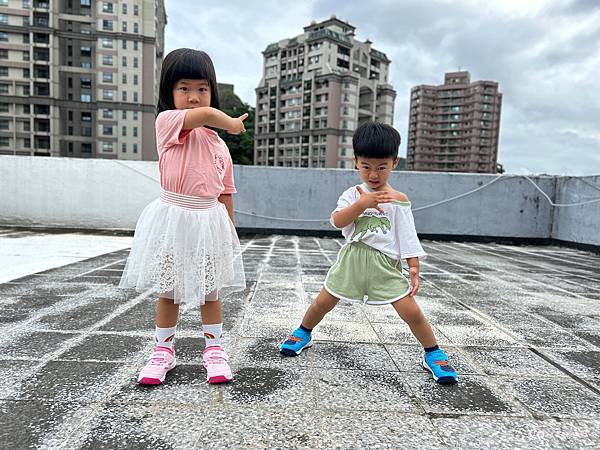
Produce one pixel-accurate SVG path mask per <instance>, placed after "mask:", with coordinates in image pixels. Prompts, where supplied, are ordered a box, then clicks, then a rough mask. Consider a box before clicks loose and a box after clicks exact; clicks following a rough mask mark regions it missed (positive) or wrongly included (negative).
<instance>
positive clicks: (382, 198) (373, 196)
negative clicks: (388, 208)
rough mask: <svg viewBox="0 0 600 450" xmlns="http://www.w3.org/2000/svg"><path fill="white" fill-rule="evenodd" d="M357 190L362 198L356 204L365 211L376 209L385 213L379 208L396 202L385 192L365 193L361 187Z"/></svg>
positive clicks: (357, 187)
mask: <svg viewBox="0 0 600 450" xmlns="http://www.w3.org/2000/svg"><path fill="white" fill-rule="evenodd" d="M356 190H357V191H358V193H359V194H360V198H359V199H358V201H357V202H356V203H358V204H360V206H361V207H362V208H364V209H369V208H375V209H376V210H378V211H379V212H381V213H383V212H384V211H383V209H381V208H380V207H379V204H380V203H390V202H393V201H394V197H393V196H392V194H391V193H389V192H385V191H376V192H365V191H363V190H362V188H361V187H360V186H356Z"/></svg>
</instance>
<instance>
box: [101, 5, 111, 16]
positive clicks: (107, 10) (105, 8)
mask: <svg viewBox="0 0 600 450" xmlns="http://www.w3.org/2000/svg"><path fill="white" fill-rule="evenodd" d="M102 12H105V13H111V14H112V13H113V4H112V3H106V2H105V3H102Z"/></svg>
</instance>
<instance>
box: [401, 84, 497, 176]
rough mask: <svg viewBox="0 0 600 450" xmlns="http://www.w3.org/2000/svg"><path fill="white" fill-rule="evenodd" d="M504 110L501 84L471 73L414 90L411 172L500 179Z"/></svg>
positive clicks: (409, 143)
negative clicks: (489, 175)
mask: <svg viewBox="0 0 600 450" xmlns="http://www.w3.org/2000/svg"><path fill="white" fill-rule="evenodd" d="M501 107H502V94H501V93H500V92H499V91H498V83H497V82H495V81H473V82H471V78H470V75H469V72H450V73H446V74H445V77H444V84H442V85H440V86H427V85H420V86H416V87H414V88H412V90H411V97H410V117H409V125H408V141H407V156H406V169H407V170H421V171H440V172H478V173H496V172H497V171H498V164H497V160H498V138H499V132H500V111H501Z"/></svg>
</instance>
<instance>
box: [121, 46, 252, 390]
mask: <svg viewBox="0 0 600 450" xmlns="http://www.w3.org/2000/svg"><path fill="white" fill-rule="evenodd" d="M158 113H159V114H158V116H157V118H156V146H157V150H158V156H159V170H160V184H161V187H162V193H161V195H160V198H159V199H157V200H154V201H153V202H152V203H150V204H149V205H148V206H146V208H145V209H144V211H143V212H142V214H141V216H140V218H139V220H138V222H137V225H136V228H135V236H134V239H133V245H132V248H131V253H130V254H129V258H128V260H127V264H126V266H125V270H124V272H123V277H122V279H121V284H120V285H121V286H122V287H130V288H135V289H136V290H138V291H145V290H148V289H153V290H155V291H156V292H158V293H159V298H158V303H157V307H156V334H155V339H156V347H155V349H154V352H153V353H152V356H151V357H150V360H149V361H148V364H147V365H146V366H145V367H144V368H143V369H142V371H141V372H140V374H139V377H138V382H139V383H141V384H161V383H162V382H163V381H164V379H165V376H166V374H167V372H168V371H169V370H171V369H173V368H174V367H175V348H174V345H173V344H174V337H175V329H176V326H177V319H178V317H179V307H180V305H185V306H186V307H188V306H198V305H199V306H200V313H201V316H202V328H203V332H204V339H205V341H206V349H205V350H204V354H203V358H202V359H203V364H204V367H205V368H206V371H207V379H208V382H209V383H225V382H228V381H231V380H232V378H233V377H232V373H231V369H230V368H229V365H228V363H227V360H228V357H227V354H226V353H225V352H224V351H223V349H222V348H221V337H222V325H223V323H222V322H223V317H222V308H221V301H220V300H219V297H220V296H222V295H224V294H225V293H226V292H231V291H236V290H243V289H244V288H245V287H246V281H245V277H244V268H243V264H242V256H241V250H240V243H239V240H238V237H237V234H236V232H235V228H234V225H233V200H232V197H231V194H233V193H235V192H236V189H235V185H234V182H233V163H232V161H231V156H230V154H229V150H228V149H227V146H226V145H225V143H224V142H223V140H221V139H220V138H219V136H218V134H217V133H216V132H215V131H213V130H211V129H209V128H206V127H207V126H210V127H214V128H220V129H223V130H227V131H228V132H229V133H231V134H239V133H241V132H244V131H245V129H244V124H243V121H244V120H245V119H246V117H247V114H244V115H242V116H240V117H238V118H232V117H229V116H228V115H227V114H225V113H223V112H221V111H219V96H218V94H217V80H216V76H215V69H214V67H213V63H212V61H211V59H210V57H209V56H208V55H207V54H206V53H204V52H202V51H197V50H191V49H186V48H181V49H178V50H174V51H172V52H171V53H169V54H168V55H167V56H166V57H165V59H164V62H163V65H162V73H161V79H160V92H159V102H158Z"/></svg>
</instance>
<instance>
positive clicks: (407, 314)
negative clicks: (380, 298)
mask: <svg viewBox="0 0 600 450" xmlns="http://www.w3.org/2000/svg"><path fill="white" fill-rule="evenodd" d="M392 306H393V307H394V309H395V310H396V312H397V313H398V315H399V316H400V318H401V319H402V320H404V321H405V322H406V323H407V324H408V326H409V327H410V331H412V333H413V334H414V336H415V337H416V338H417V340H418V341H419V342H420V343H421V345H422V346H423V347H424V348H429V347H434V346H435V345H436V340H435V335H434V334H433V330H432V329H431V325H429V322H428V321H427V319H426V318H425V315H424V314H423V311H421V308H419V305H417V302H416V301H415V298H414V297H411V296H410V295H409V296H407V297H404V298H402V299H400V300H398V301H397V302H394V303H392Z"/></svg>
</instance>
